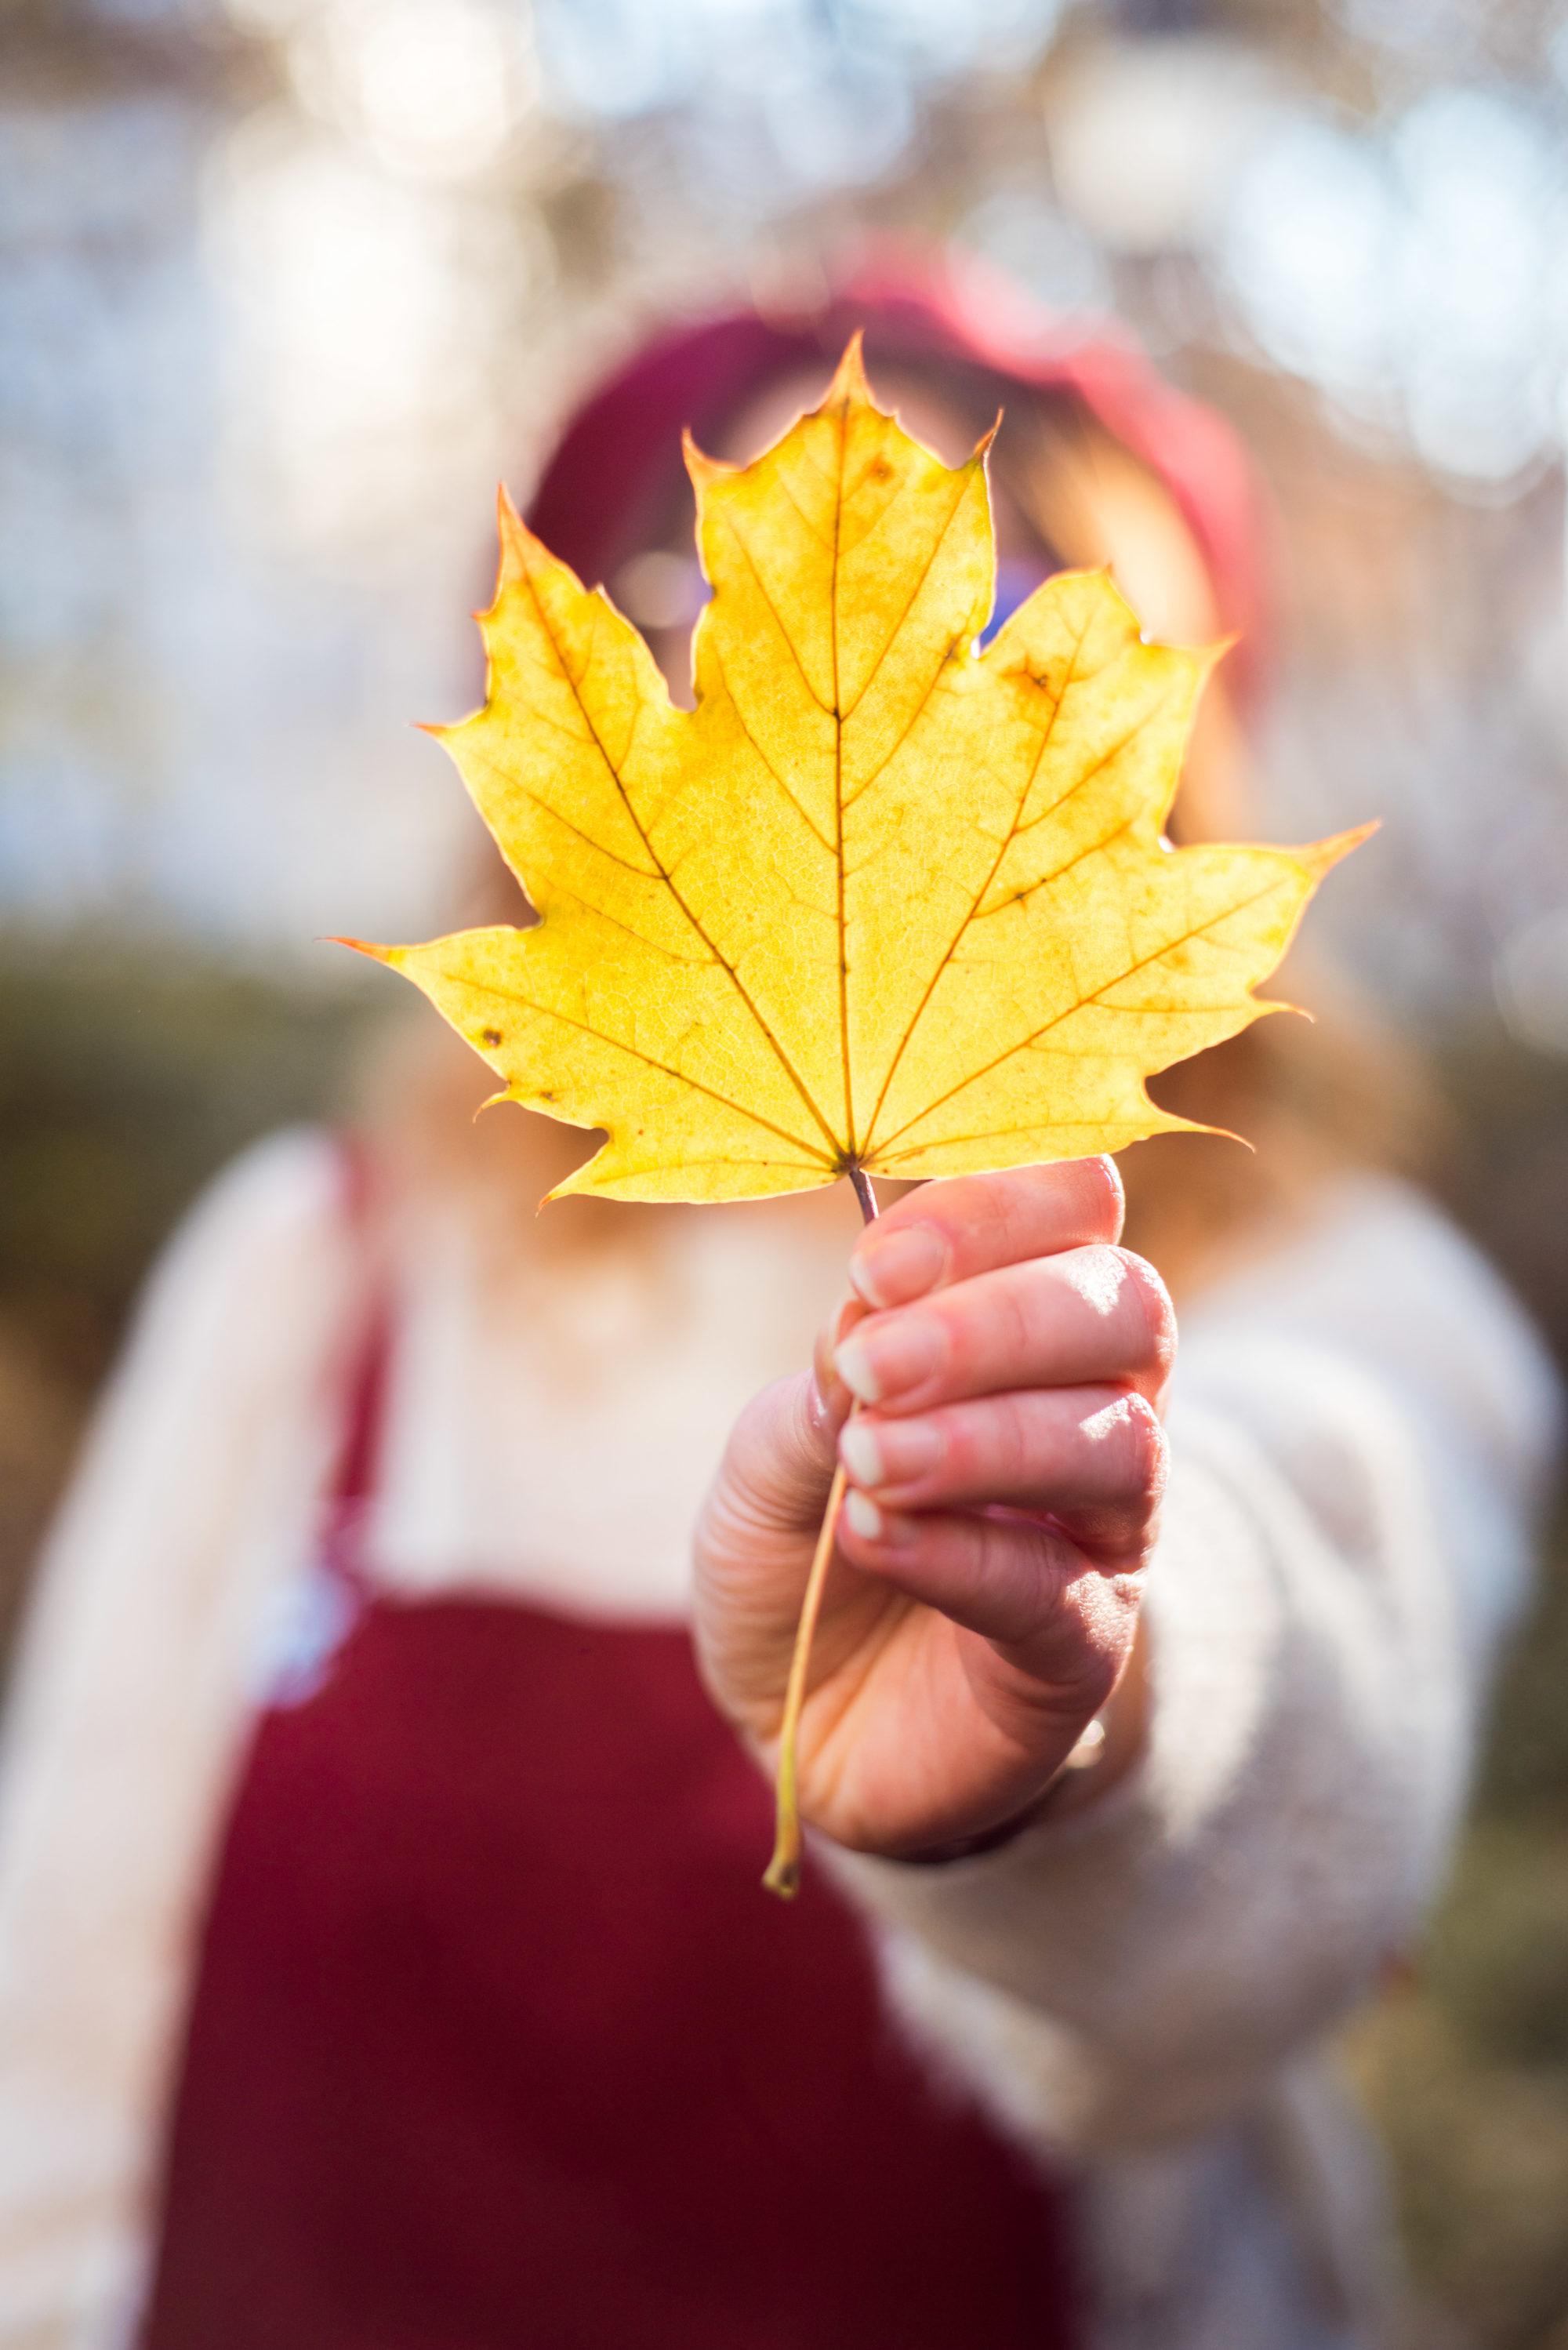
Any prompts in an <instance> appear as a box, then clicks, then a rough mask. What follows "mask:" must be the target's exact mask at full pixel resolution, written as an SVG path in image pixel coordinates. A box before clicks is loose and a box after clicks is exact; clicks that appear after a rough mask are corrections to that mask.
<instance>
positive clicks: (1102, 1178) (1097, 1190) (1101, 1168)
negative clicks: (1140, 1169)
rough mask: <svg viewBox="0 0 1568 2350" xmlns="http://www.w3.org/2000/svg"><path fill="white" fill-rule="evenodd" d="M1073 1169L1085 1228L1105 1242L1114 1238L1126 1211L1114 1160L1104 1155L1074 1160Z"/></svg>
mask: <svg viewBox="0 0 1568 2350" xmlns="http://www.w3.org/2000/svg"><path fill="white" fill-rule="evenodd" d="M1073 1172H1074V1175H1075V1179H1076V1181H1077V1184H1078V1187H1079V1190H1080V1191H1081V1193H1082V1197H1083V1212H1084V1226H1085V1231H1086V1232H1092V1233H1094V1234H1096V1236H1098V1237H1102V1238H1104V1239H1105V1240H1106V1241H1116V1240H1118V1239H1119V1238H1120V1236H1121V1229H1122V1222H1123V1219H1124V1217H1125V1216H1126V1214H1127V1195H1126V1193H1125V1192H1124V1191H1123V1189H1122V1176H1121V1170H1120V1168H1119V1167H1118V1166H1117V1165H1116V1160H1115V1159H1109V1158H1106V1156H1104V1154H1102V1155H1101V1156H1100V1157H1098V1158H1096V1159H1075V1160H1074V1161H1073Z"/></svg>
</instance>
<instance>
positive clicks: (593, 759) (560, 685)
mask: <svg viewBox="0 0 1568 2350" xmlns="http://www.w3.org/2000/svg"><path fill="white" fill-rule="evenodd" d="M987 445H988V444H987V443H982V444H981V448H980V449H978V450H977V451H976V452H975V453H974V455H973V456H972V457H971V459H970V460H969V462H968V463H966V464H963V465H960V466H958V467H957V468H956V469H950V468H949V467H948V466H946V465H944V464H942V463H940V461H939V460H938V459H937V458H936V457H934V456H932V455H931V454H930V453H929V451H927V450H926V449H924V448H922V447H921V446H920V445H919V443H918V442H915V441H913V440H911V439H910V438H909V435H908V434H907V433H905V432H903V431H902V430H901V429H900V427H899V426H898V423H897V422H896V421H895V420H894V419H893V418H892V417H890V416H888V415H885V414H884V413H883V412H882V411H880V410H878V409H877V407H876V406H875V405H874V404H873V402H872V400H871V396H870V392H869V390H868V388H867V382H866V379H865V376H864V373H863V372H862V369H861V363H860V355H859V348H858V342H857V343H855V344H852V345H851V347H850V348H849V350H848V351H847V352H846V356H845V359H844V360H843V362H842V364H841V366H840V367H839V369H838V371H837V373H836V376H835V378H834V380H833V383H832V385H831V386H830V388H829V390H828V391H827V394H826V398H825V400H823V403H822V405H821V407H820V408H818V409H816V410H815V411H813V412H812V413H811V414H810V415H807V416H803V417H802V418H801V419H800V420H799V421H798V422H797V423H795V424H794V425H792V426H791V428H790V429H789V431H788V432H786V433H785V434H784V437H783V439H782V440H781V441H779V442H778V443H777V444H776V445H775V446H774V448H772V449H771V450H769V451H768V452H766V453H765V454H764V455H763V456H762V457H759V458H758V459H757V460H756V462H755V463H753V464H750V465H747V466H744V467H732V466H728V465H722V464H718V463H714V462H713V461H712V460H711V459H710V458H707V457H704V456H702V455H701V453H700V452H697V451H696V450H695V449H694V448H691V447H689V449H688V462H689V463H690V466H691V473H692V477H693V480H694V482H695V484H696V490H697V502H698V517H699V534H700V541H701V554H702V561H703V567H704V570H705V571H706V574H707V577H708V578H709V580H710V581H711V585H712V589H713V595H712V599H711V602H710V604H709V605H708V607H707V608H706V609H705V611H704V612H703V614H702V618H701V621H700V623H699V626H698V629H697V635H696V649H695V670H696V696H697V699H696V708H695V709H694V710H691V711H682V710H678V709H676V708H674V707H673V706H672V705H671V702H670V696H669V693H668V691H666V688H665V684H664V681H663V679H662V678H661V676H660V675H659V671H658V669H657V668H656V666H655V664H654V661H653V658H652V655H651V654H650V653H649V650H648V648H647V646H646V645H645V644H644V643H643V641H642V639H641V638H640V637H639V635H638V633H637V631H636V629H634V628H632V626H631V625H630V623H629V622H628V620H626V619H623V618H622V616H621V615H620V614H619V613H618V611H617V610H616V609H615V608H614V606H613V605H612V604H611V603H610V601H609V599H608V598H607V596H606V595H605V594H604V593H603V591H602V590H601V591H597V592H595V593H593V594H589V593H588V592H587V591H586V590H585V589H584V587H582V586H581V584H580V583H579V581H578V580H577V579H576V577H574V575H573V574H572V573H571V572H570V571H569V570H568V569H567V568H566V566H565V565H564V564H562V563H559V562H557V561H556V558H555V557H554V556H552V555H550V554H549V552H548V551H547V550H546V549H545V547H544V546H542V545H541V544H540V543H539V541H538V540H537V539H535V537H534V536H532V535H531V533H530V532H529V531H528V530H527V529H526V528H525V527H524V525H523V524H522V523H521V522H520V521H519V519H518V517H517V515H516V514H515V512H514V509H513V507H512V505H511V504H510V502H509V501H508V500H506V498H505V496H504V495H503V499H502V504H501V536H502V563H501V577H500V583H499V586H498V587H497V591H496V596H495V601H494V603H493V605H492V607H491V608H490V610H489V611H488V612H487V613H485V614H484V615H483V623H482V625H483V630H484V641H485V647H486V650H487V652H488V655H489V661H490V679H489V695H488V699H487V700H486V702H485V704H484V707H483V710H481V711H479V712H477V713H476V714H475V715H474V716H472V718H469V719H467V720H465V721H464V722H463V723H462V724H461V725H458V726H454V727H450V728H441V729H435V730H432V731H434V732H436V733H438V735H439V736H440V738H441V740H442V741H444V742H445V743H446V744H447V745H448V747H449V748H450V750H451V752H452V755H453V757H454V758H455V760H456V762H457V764H458V766H459V767H460V769H461V770H462V775H463V779H464V781H465V783H466V784H467V785H468V788H469V790H470V792H471V793H472V796H473V798H474V800H475V801H476V803H477V804H478V806H479V809H480V811H481V814H482V815H483V817H484V820H485V822H486V823H487V824H488V826H489V827H490V829H491V831H492V832H493V835H494V836H495V838H496V840H497V841H498V842H499V844H500V847H501V849H502V852H503V854H504V857H505V858H506V860H507V862H508V864H509V865H510V866H511V868H512V870H513V871H514V874H515V875H516V877H517V879H518V880H519V881H520V882H521V883H522V884H523V886H524V889H525V890H526V891H527V893H528V896H529V899H531V901H532V903H533V904H534V906H535V909H536V910H537V911H538V913H539V915H540V917H541V919H540V920H539V922H538V924H537V925H536V926H535V928H533V929H529V930H515V929H505V928H504V929H491V930H478V931H463V932H461V933H459V934H458V935H456V936H454V937H451V938H444V939H439V940H436V941H433V942H432V943H431V944H430V945H427V946H415V947H368V948H366V949H365V950H364V951H367V952H369V953H371V954H374V955H377V956H379V958H380V959H381V960H382V961H383V962H388V963H390V964H392V965H393V966H394V967H395V968H396V969H398V970H400V971H402V972H406V973H407V974H408V976H409V977H410V979H411V980H413V981H414V982H415V983H417V984H418V985H419V986H420V987H421V988H422V989H423V990H424V991H425V993H427V994H428V995H429V996H430V997H431V1000H432V1001H433V1002H434V1003H436V1004H437V1005H438V1006H439V1008H440V1009H441V1012H442V1013H444V1014H445V1015H446V1017H447V1018H448V1019H449V1020H450V1021H451V1022H452V1024H453V1026H454V1027H456V1028H457V1029H458V1030H459V1031H460V1033H461V1034H462V1035H463V1036H465V1037H466V1038H467V1039H468V1041H469V1043H470V1044H471V1045H473V1046H474V1048H475V1049H476V1051H478V1052H479V1053H481V1054H482V1055H483V1057H484V1059H485V1060H486V1061H488V1062H489V1064H490V1066H492V1068H493V1070H494V1071H495V1072H496V1073H497V1075H498V1076H500V1077H501V1079H502V1080H503V1085H504V1098H507V1099H510V1100H513V1101H517V1102H522V1103H524V1104H526V1105H527V1106H528V1107H530V1108H533V1109H536V1110H543V1111H545V1113H546V1114H547V1115H548V1116H550V1117H552V1118H563V1119H566V1120H567V1121H569V1122H570V1123H572V1124H575V1125H579V1126H584V1127H594V1126H597V1127H602V1128H605V1129H606V1131H607V1136H608V1139H607V1142H606V1143H605V1145H604V1147H603V1148H602V1149H600V1150H599V1152H598V1153H597V1156H596V1157H594V1158H593V1159H590V1160H589V1161H588V1162H587V1165H586V1166H584V1167H582V1168H580V1169H578V1170H577V1171H576V1173H575V1174H574V1175H573V1176H571V1177H570V1178H569V1179H568V1180H567V1181H566V1183H564V1184H563V1185H562V1186H561V1187H560V1188H561V1190H562V1191H591V1192H598V1193H601V1194H605V1195H607V1196H610V1197H614V1198H618V1199H623V1200H687V1201H703V1200H722V1199H742V1198H749V1197H756V1196H758V1195H761V1194H766V1193H772V1192H782V1191H802V1190H805V1189H807V1188H809V1187H811V1186H813V1185H816V1184H823V1183H830V1182H832V1181H833V1180H835V1179H836V1178H837V1177H839V1176H841V1175H844V1174H846V1173H857V1172H862V1171H863V1172H864V1173H867V1174H872V1175H881V1176H888V1177H918V1176H931V1175H956V1174H962V1173H967V1172H971V1171H974V1170H981V1169H993V1168H1002V1167H1010V1166H1016V1165H1019V1164H1021V1163H1023V1162H1024V1161H1028V1160H1038V1159H1062V1158H1076V1157H1080V1156H1083V1155H1085V1153H1088V1152H1092V1151H1098V1150H1116V1149H1121V1148H1122V1146H1123V1145H1125V1144H1127V1143H1129V1142H1134V1141H1137V1139H1139V1138H1140V1137H1143V1136H1146V1135H1149V1134H1154V1133H1157V1132H1159V1131H1162V1130H1166V1129H1169V1128H1178V1127H1182V1126H1185V1125H1187V1124H1189V1121H1188V1120H1185V1119H1182V1118H1175V1117H1173V1116H1171V1115H1170V1114H1169V1113H1168V1112H1167V1111H1165V1110H1161V1109H1158V1108H1157V1107H1155V1105H1154V1104H1153V1103H1152V1102H1151V1101H1150V1100H1149V1098H1148V1097H1147V1093H1146V1091H1145V1088H1144V1080H1145V1078H1146V1077H1147V1076H1151V1075H1152V1074H1154V1073H1155V1072H1156V1071H1158V1070H1159V1069H1163V1068H1165V1067H1168V1066H1169V1064H1170V1063H1171V1062H1173V1061H1178V1060H1181V1059H1183V1058H1185V1057H1186V1056H1187V1055H1189V1054H1191V1053H1195V1052H1197V1051H1199V1049H1200V1048H1201V1047H1203V1046H1204V1045H1212V1044H1215V1043H1217V1042H1219V1040H1220V1038H1222V1037H1225V1036H1230V1035H1234V1034H1235V1032H1236V1031H1237V1030H1238V1029H1240V1028H1242V1027H1244V1026H1245V1025H1246V1024H1248V1022H1249V1021H1251V1020H1252V1019H1254V1018H1256V1017H1257V1016H1258V1014H1260V1013H1262V1012H1264V1011H1268V1010H1272V1009H1276V1008H1277V1007H1275V1006H1273V1005H1270V1004H1265V1003H1259V1002H1258V1001H1257V1000H1256V999H1255V997H1254V995H1253V993H1252V990H1253V989H1254V987H1255V986H1256V985H1257V983H1259V982H1260V981H1261V980H1262V979H1263V978H1265V977H1266V976H1267V975H1268V973H1269V972H1271V971H1272V969H1273V967H1274V965H1275V963H1276V962H1278V960H1279V957H1280V955H1281V954H1282V951H1283V950H1284V948H1285V946H1286V944H1287V943H1288V941H1289V940H1290V937H1291V934H1292V932H1293V930H1294V928H1295V925H1296V922H1297V920H1299V918H1300V915H1301V911H1302V909H1303V905H1304V904H1305V902H1306V900H1307V899H1308V898H1309V897H1310V895H1311V893H1312V891H1313V889H1314V886H1315V884H1316V882H1317V880H1318V879H1320V877H1321V876H1322V875H1323V873H1324V872H1325V871H1326V870H1327V868H1329V867H1330V866H1331V865H1333V864H1334V861H1335V860H1336V858H1339V857H1341V856H1343V855H1344V854H1345V851H1346V849H1348V848H1350V847H1354V846H1355V842H1356V841H1357V840H1359V839H1360V838H1361V837H1363V836H1362V834H1361V833H1350V834H1345V835H1343V836H1341V837H1339V838H1337V839H1334V840H1328V841H1324V842H1321V843H1319V844H1318V845H1316V846H1315V847H1307V848H1296V849H1284V848H1266V847H1221V846H1206V847H1191V848H1183V849H1172V848H1171V847H1169V846H1168V844H1167V843H1166V842H1165V841H1164V840H1163V839H1162V837H1161V834H1162V827H1163V824H1164V821H1165V817H1166V814H1167V811H1168V808H1169V806H1170V802H1171V800H1172V798H1173V796H1174V795H1175V791H1176V786H1177V782H1178V778H1179V771H1180V764H1181V756H1182V751H1183V747H1184V745H1185V743H1186V739H1187V734H1188V730H1189V724H1190V722H1191V717H1192V712H1193V708H1194V705H1195V702H1196V700H1197V696H1198V693H1199V689H1200V687H1201V685H1202V682H1203V680H1204V678H1205V676H1206V674H1207V673H1208V671H1209V669H1210V666H1211V665H1212V662H1213V660H1214V658H1215V653H1214V652H1213V651H1212V650H1208V651H1190V650H1178V649H1173V648H1171V647H1168V646H1162V645H1152V644H1146V643H1145V642H1144V640H1143V639H1142V637H1141V636H1140V634H1139V630H1138V623H1137V619H1136V618H1135V616H1134V614H1133V613H1132V612H1131V610H1130V609H1129V608H1128V607H1127V604H1126V603H1124V602H1123V600H1122V598H1121V597H1120V596H1119V595H1118V594H1117V593H1116V589H1115V587H1113V586H1112V584H1111V581H1110V579H1109V577H1108V576H1107V575H1106V573H1105V572H1079V573H1067V574H1064V575H1062V576H1059V577H1056V578H1054V579H1051V580H1049V581H1047V582H1046V583H1045V585H1044V586H1043V587H1040V588H1039V589H1037V590H1036V592H1035V594H1034V595H1033V597H1031V598H1030V599H1029V601H1028V602H1027V603H1026V604H1024V605H1023V607H1022V608H1021V609H1020V610H1019V611H1017V612H1015V613H1014V614H1013V616H1012V619H1010V620H1009V621H1008V622H1007V624H1006V626H1005V627H1004V628H1002V629H1001V630H1000V631H999V633H998V634H997V636H996V638H995V639H994V640H993V641H992V644H991V645H990V646H989V647H988V648H987V649H986V650H984V651H983V652H981V651H978V650H976V639H977V638H978V636H979V634H980V632H981V629H983V628H984V626H985V623H986V620H987V619H988V617H989V614H990V609H991V605H992V595H993V588H994V577H995V567H994V559H993V554H992V533H991V518H990V506H989V501H988V497H987V491H986V479H985V466H984V456H985V448H986V446H987ZM347 943H350V944H360V943H362V942H360V941H347Z"/></svg>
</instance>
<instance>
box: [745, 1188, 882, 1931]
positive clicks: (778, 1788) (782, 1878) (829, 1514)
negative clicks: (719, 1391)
mask: <svg viewBox="0 0 1568 2350" xmlns="http://www.w3.org/2000/svg"><path fill="white" fill-rule="evenodd" d="M848 1173H849V1180H850V1182H851V1183H852V1184H853V1185H854V1187H855V1196H856V1198H857V1200H858V1201H859V1202H860V1213H861V1216H862V1218H863V1219H864V1221H865V1222H867V1223H870V1222H873V1221H874V1219H875V1218H876V1217H877V1215H879V1214H880V1212H881V1211H880V1210H879V1209H878V1207H877V1194H876V1192H875V1191H873V1189H872V1187H871V1178H870V1177H869V1175H867V1172H866V1170H865V1169H864V1168H863V1167H851V1168H850V1169H849V1170H848ZM859 1409H860V1405H859V1402H858V1400H857V1401H856V1402H855V1403H853V1404H852V1405H851V1406H850V1409H849V1417H850V1419H854V1417H855V1415H856V1413H857V1411H858V1410H859ZM843 1506H844V1464H843V1462H842V1461H840V1463H839V1464H838V1466H837V1468H836V1469H835V1471H834V1472H833V1482H832V1484H831V1485H830V1486H829V1487H828V1489H827V1507H826V1510H825V1511H824V1512H823V1513H822V1531H821V1533H820V1534H818V1535H817V1537H816V1549H815V1552H814V1553H813V1555H812V1561H811V1573H810V1574H809V1575H807V1577H806V1581H805V1598H804V1599H803V1600H802V1601H801V1607H800V1622H799V1623H798V1624H797V1625H796V1627H795V1635H794V1654H793V1655H792V1656H791V1658H790V1663H789V1680H788V1683H787V1685H786V1687H785V1690H784V1719H783V1721H782V1722H781V1723H780V1725H779V1760H778V1773H777V1777H776V1779H775V1782H774V1856H773V1858H772V1860H770V1861H769V1863H768V1866H767V1870H766V1873H765V1875H764V1876H763V1884H764V1885H765V1886H766V1887H767V1889H768V1891H769V1892H770V1893H776V1894H777V1895H778V1897H779V1899H780V1900H781V1901H793V1900H794V1897H795V1895H796V1894H797V1893H798V1892H799V1890H800V1809H799V1805H798V1803H797V1800H796V1785H795V1762H796V1754H797V1750H798V1748H799V1744H800V1717H801V1711H802V1709H803V1707H804V1706H805V1676H806V1670H807V1668H808V1667H809V1665H810V1663H811V1644H812V1639H813V1638H814V1636H815V1631H816V1619H817V1617H818V1616H819V1615H820V1614H821V1612H822V1595H823V1591H824V1589H825V1588H826V1583H827V1570H828V1566H829V1565H830V1563H831V1561H832V1558H833V1541H834V1536H835V1535H836V1534H837V1532H838V1513H839V1511H840V1510H841V1509H842V1508H843Z"/></svg>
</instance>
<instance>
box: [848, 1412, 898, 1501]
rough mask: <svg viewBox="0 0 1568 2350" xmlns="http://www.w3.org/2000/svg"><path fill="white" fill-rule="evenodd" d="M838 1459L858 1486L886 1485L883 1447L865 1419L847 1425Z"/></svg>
mask: <svg viewBox="0 0 1568 2350" xmlns="http://www.w3.org/2000/svg"><path fill="white" fill-rule="evenodd" d="M838 1457H839V1459H840V1460H841V1461H843V1463H844V1465H845V1467H846V1469H847V1470H848V1471H849V1474H850V1475H851V1476H852V1477H853V1478H854V1480H855V1482H856V1483H857V1485H885V1484H886V1483H887V1482H888V1480H887V1478H886V1477H885V1476H884V1474H883V1472H882V1447H881V1446H880V1445H879V1444H878V1443H877V1439H876V1437H875V1436H874V1435H873V1433H872V1431H871V1430H870V1429H868V1428H867V1425H866V1423H865V1421H864V1420H863V1419H851V1420H847V1421H846V1423H845V1426H844V1429H843V1431H842V1433H841V1434H840V1436H839V1439H838Z"/></svg>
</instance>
